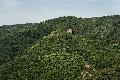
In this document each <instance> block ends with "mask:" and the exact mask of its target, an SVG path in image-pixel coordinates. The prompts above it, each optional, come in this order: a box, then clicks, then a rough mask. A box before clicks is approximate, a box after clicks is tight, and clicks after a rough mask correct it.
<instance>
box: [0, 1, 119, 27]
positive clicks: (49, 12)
mask: <svg viewBox="0 0 120 80" xmlns="http://www.w3.org/2000/svg"><path fill="white" fill-rule="evenodd" d="M117 14H120V0H0V25H8V24H23V23H34V22H36V23H37V22H41V21H43V20H47V19H51V18H56V17H60V16H76V17H97V16H106V15H117Z"/></svg>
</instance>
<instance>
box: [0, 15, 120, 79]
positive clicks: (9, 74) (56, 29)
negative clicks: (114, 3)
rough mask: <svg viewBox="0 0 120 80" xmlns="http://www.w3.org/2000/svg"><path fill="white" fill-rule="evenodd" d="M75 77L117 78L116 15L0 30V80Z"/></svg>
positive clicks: (119, 22)
mask: <svg viewBox="0 0 120 80" xmlns="http://www.w3.org/2000/svg"><path fill="white" fill-rule="evenodd" d="M69 28H70V29H72V33H67V29H69ZM85 65H89V66H90V69H86V67H85ZM86 71H88V73H85V72H86ZM84 76H85V77H84ZM80 78H89V80H90V79H91V80H94V79H95V80H96V79H97V80H120V16H119V15H113V16H103V17H93V18H81V17H79V18H77V17H74V16H67V17H59V18H55V19H50V20H46V21H44V22H40V23H26V24H16V25H4V26H0V79H2V80H80Z"/></svg>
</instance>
